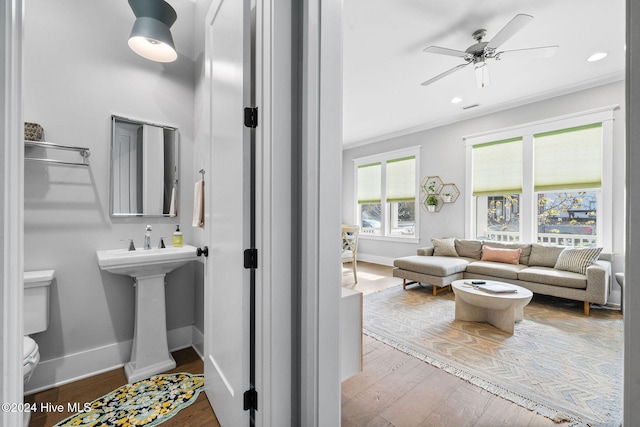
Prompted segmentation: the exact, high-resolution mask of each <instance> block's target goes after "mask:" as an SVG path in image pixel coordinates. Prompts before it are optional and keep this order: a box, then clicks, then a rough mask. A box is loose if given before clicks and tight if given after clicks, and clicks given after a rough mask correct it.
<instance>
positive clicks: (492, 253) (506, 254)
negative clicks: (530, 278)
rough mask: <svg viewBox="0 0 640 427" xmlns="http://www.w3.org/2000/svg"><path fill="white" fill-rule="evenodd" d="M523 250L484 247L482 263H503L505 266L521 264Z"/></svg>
mask: <svg viewBox="0 0 640 427" xmlns="http://www.w3.org/2000/svg"><path fill="white" fill-rule="evenodd" d="M521 253H522V249H519V248H518V249H503V248H492V247H491V246H484V247H483V248H482V261H493V262H503V263H505V264H516V265H517V264H519V263H520V254H521Z"/></svg>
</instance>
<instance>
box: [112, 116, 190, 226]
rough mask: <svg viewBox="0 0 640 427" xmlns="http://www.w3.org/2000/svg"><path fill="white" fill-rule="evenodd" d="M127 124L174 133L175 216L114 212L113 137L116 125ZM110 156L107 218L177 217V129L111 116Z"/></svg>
mask: <svg viewBox="0 0 640 427" xmlns="http://www.w3.org/2000/svg"><path fill="white" fill-rule="evenodd" d="M118 122H120V123H122V122H124V123H129V124H133V125H140V126H142V125H150V126H155V127H159V128H162V129H165V130H170V131H173V132H174V145H175V148H174V156H175V163H174V170H175V176H174V180H175V186H176V195H175V197H176V201H175V203H176V215H175V216H173V217H172V216H171V215H170V214H169V213H162V214H154V213H145V212H138V213H129V212H114V198H115V176H114V160H115V159H114V154H115V150H114V145H115V136H116V123H118ZM110 143H111V144H110V156H109V216H110V217H112V218H132V217H149V218H175V217H177V216H178V215H179V212H180V210H179V209H178V207H179V206H178V199H179V194H180V168H179V165H180V133H179V132H178V128H177V127H173V126H167V125H161V124H158V123H152V122H147V121H144V120H137V119H131V118H128V117H123V116H119V115H116V114H112V115H111V138H110Z"/></svg>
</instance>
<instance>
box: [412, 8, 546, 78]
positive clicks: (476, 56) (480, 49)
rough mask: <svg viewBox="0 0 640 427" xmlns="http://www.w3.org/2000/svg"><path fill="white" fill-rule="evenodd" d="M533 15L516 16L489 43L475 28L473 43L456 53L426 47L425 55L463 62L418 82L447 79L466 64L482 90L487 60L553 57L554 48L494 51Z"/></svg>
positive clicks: (481, 32) (452, 50) (483, 32)
mask: <svg viewBox="0 0 640 427" xmlns="http://www.w3.org/2000/svg"><path fill="white" fill-rule="evenodd" d="M532 19H533V16H531V15H525V14H518V15H516V16H515V17H514V18H513V19H512V20H511V21H509V23H508V24H507V25H505V26H504V27H503V28H502V29H501V30H500V31H499V32H498V34H496V35H495V37H494V38H493V39H492V40H491V41H489V42H485V41H482V39H483V38H484V36H485V35H486V34H487V31H486V30H484V29H479V30H476V31H474V33H473V34H472V35H471V36H472V37H473V38H474V40H475V41H476V43H475V44H473V45H471V46H469V47H468V48H467V50H465V51H462V50H456V49H448V48H446V47H438V46H429V47H427V48H425V49H424V50H423V52H426V53H437V54H439V55H448V56H455V57H458V58H462V59H463V60H464V61H465V63H464V64H460V65H458V66H456V67H454V68H452V69H450V70H447V71H445V72H444V73H441V74H438V75H437V76H435V77H433V78H431V79H429V80H427V81H425V82H423V83H422V86H427V85H430V84H431V83H433V82H435V81H438V80H440V79H441V78H443V77H446V76H448V75H449V74H451V73H453V72H454V71H458V70H460V69H462V68H464V67H466V66H467V65H469V64H474V68H475V71H476V82H477V84H478V87H479V88H483V87H485V86H488V85H489V83H490V80H489V69H488V68H487V63H486V60H487V59H496V60H500V59H502V57H503V56H504V57H509V58H511V57H520V58H532V57H544V58H548V57H551V56H553V55H554V54H555V53H556V51H557V50H558V46H542V47H532V48H526V49H515V50H504V51H498V48H499V47H500V46H502V44H503V43H504V42H506V41H507V40H509V39H510V38H511V37H513V36H514V35H515V34H516V33H517V32H518V31H520V30H521V29H522V28H524V26H525V25H527V24H528V23H529V22H531V20H532Z"/></svg>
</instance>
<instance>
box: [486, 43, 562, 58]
mask: <svg viewBox="0 0 640 427" xmlns="http://www.w3.org/2000/svg"><path fill="white" fill-rule="evenodd" d="M557 51H558V46H541V47H530V48H527V49H514V50H505V51H502V52H498V53H496V56H495V57H496V59H502V57H503V56H504V57H507V58H509V59H511V58H515V59H518V58H527V59H528V58H551V57H552V56H553V55H555V54H556V52H557Z"/></svg>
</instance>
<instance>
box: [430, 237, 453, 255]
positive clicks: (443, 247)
mask: <svg viewBox="0 0 640 427" xmlns="http://www.w3.org/2000/svg"><path fill="white" fill-rule="evenodd" d="M431 244H432V245H433V255H434V256H458V253H457V252H456V247H455V239H431Z"/></svg>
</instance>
